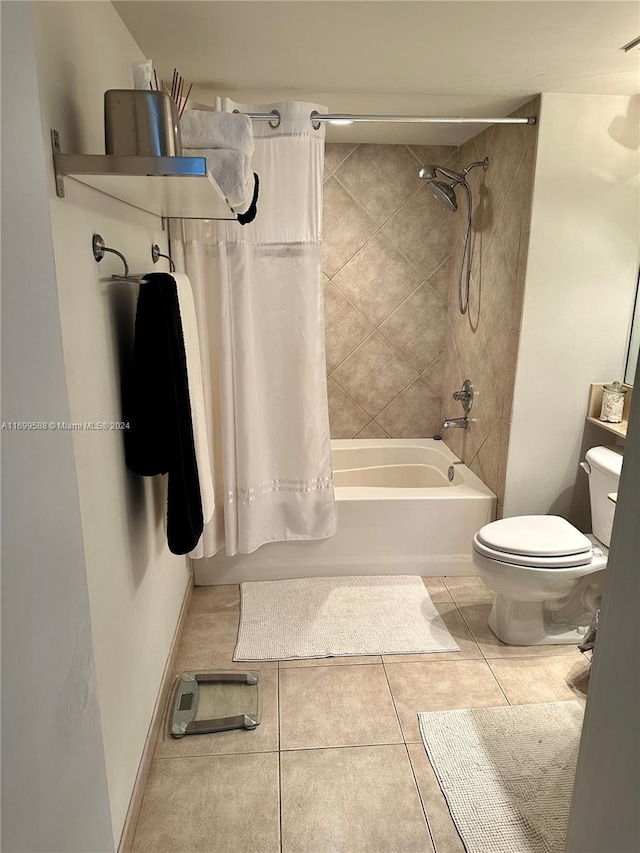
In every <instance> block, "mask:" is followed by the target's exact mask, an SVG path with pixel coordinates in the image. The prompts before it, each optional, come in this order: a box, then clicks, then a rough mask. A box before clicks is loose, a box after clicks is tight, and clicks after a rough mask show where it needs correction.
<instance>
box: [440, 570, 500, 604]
mask: <svg viewBox="0 0 640 853" xmlns="http://www.w3.org/2000/svg"><path fill="white" fill-rule="evenodd" d="M443 580H444V583H445V585H446V588H447V589H448V591H449V593H450V594H451V598H453V600H454V601H455V603H456V604H493V599H494V598H495V597H496V594H495V592H494V591H493V590H492V589H489V587H488V586H487V585H486V583H484V581H482V580H481V579H480V578H479V577H467V576H464V577H463V576H460V577H457V576H455V575H452V576H451V577H447V578H444V579H443Z"/></svg>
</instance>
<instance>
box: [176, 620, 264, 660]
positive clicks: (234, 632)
mask: <svg viewBox="0 0 640 853" xmlns="http://www.w3.org/2000/svg"><path fill="white" fill-rule="evenodd" d="M239 624H240V612H239V611H237V612H230V613H217V612H214V613H210V612H195V613H194V612H191V613H189V616H188V617H187V624H186V625H185V628H184V633H183V635H182V640H181V642H180V646H179V648H178V656H177V659H176V669H179V670H181V671H182V670H190V669H204V670H210V669H257V668H260V669H277V668H278V664H277V662H276V661H258V662H256V665H255V667H254V666H253V665H252V663H251V661H238V662H236V661H234V660H233V652H234V650H235V647H236V642H237V639H238V625H239Z"/></svg>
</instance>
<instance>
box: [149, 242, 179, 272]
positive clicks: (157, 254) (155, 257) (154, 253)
mask: <svg viewBox="0 0 640 853" xmlns="http://www.w3.org/2000/svg"><path fill="white" fill-rule="evenodd" d="M160 258H166V259H167V260H168V261H169V269H170V270H171V272H175V271H176V265H175V264H174V262H173V261H172V260H171V258H170V257H169V255H163V254H162V252H161V251H160V246H158V244H157V243H154V244H153V246H152V247H151V260H152V261H153V263H154V264H157V263H158V261H159V260H160Z"/></svg>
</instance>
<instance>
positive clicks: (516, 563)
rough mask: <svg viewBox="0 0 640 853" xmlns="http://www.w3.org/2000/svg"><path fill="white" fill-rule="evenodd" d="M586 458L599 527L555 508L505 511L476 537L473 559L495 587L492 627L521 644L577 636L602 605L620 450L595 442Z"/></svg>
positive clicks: (509, 640)
mask: <svg viewBox="0 0 640 853" xmlns="http://www.w3.org/2000/svg"><path fill="white" fill-rule="evenodd" d="M586 460H587V461H586V462H582V463H580V464H581V466H582V467H583V468H584V469H585V471H587V473H588V474H589V494H590V497H591V517H592V524H593V534H592V535H590V536H585V535H584V533H581V532H580V531H579V530H578V529H577V528H576V527H574V526H573V525H572V524H570V523H569V522H568V521H566V520H565V519H564V518H560V517H559V516H557V515H521V516H517V517H515V518H503V519H501V520H500V521H494V522H492V523H491V524H487V525H485V526H484V527H483V528H481V529H480V530H479V531H478V533H476V535H475V536H474V538H473V562H474V564H475V566H476V568H477V570H478V574H479V575H480V577H481V578H482V580H483V581H484V582H485V583H486V584H487V586H488V587H490V588H491V589H492V590H494V591H495V593H496V599H495V601H494V603H493V608H492V609H491V613H490V615H489V627H490V628H491V630H492V631H493V633H494V634H495V635H496V636H497V637H498V638H499V639H500V640H502V641H503V642H504V643H509V644H512V645H518V646H537V645H544V644H549V643H553V644H558V643H575V642H579V641H580V640H581V639H582V636H583V634H584V632H585V630H586V627H587V626H588V625H589V623H590V621H591V619H592V617H593V614H594V613H595V611H596V609H597V608H598V607H599V606H600V598H601V596H602V589H603V583H604V569H605V568H606V565H607V556H608V545H609V543H610V541H611V528H612V526H613V516H614V512H615V503H613V502H612V501H611V500H610V499H609V498H608V495H610V494H611V493H613V492H617V491H618V481H619V479H620V472H621V470H622V455H621V451H619V450H618V449H617V448H615V447H592V448H591V450H589V451H588V452H587V454H586Z"/></svg>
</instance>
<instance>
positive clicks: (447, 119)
mask: <svg viewBox="0 0 640 853" xmlns="http://www.w3.org/2000/svg"><path fill="white" fill-rule="evenodd" d="M245 115H248V116H249V118H250V119H252V120H253V121H273V120H274V116H276V118H279V114H278V111H277V110H273V112H270V113H245ZM310 120H311V121H312V122H317V123H320V122H328V123H329V124H353V123H354V122H359V121H362V122H396V123H398V124H535V123H536V117H535V116H525V117H524V118H515V117H508V118H484V117H479V118H463V117H462V116H389V115H386V116H384V115H380V116H376V115H351V114H349V113H335V114H333V115H327V114H324V113H316V112H313V113H311V116H310Z"/></svg>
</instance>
